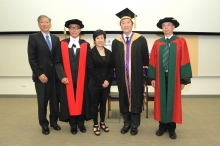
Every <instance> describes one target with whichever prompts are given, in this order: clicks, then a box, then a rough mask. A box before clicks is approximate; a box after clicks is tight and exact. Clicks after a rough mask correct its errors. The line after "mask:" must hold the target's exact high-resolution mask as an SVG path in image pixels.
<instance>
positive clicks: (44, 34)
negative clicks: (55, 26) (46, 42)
mask: <svg viewBox="0 0 220 146" xmlns="http://www.w3.org/2000/svg"><path fill="white" fill-rule="evenodd" d="M41 33H42V34H43V36H44V38H46V36H47V35H48V36H49V39H50V33H48V34H46V33H44V32H42V31H41Z"/></svg>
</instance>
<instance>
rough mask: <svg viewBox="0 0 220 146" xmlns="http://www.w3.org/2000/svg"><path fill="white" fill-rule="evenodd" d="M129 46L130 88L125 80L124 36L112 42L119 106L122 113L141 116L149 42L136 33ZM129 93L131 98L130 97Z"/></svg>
mask: <svg viewBox="0 0 220 146" xmlns="http://www.w3.org/2000/svg"><path fill="white" fill-rule="evenodd" d="M129 44H130V45H129V51H130V53H129V54H130V56H129V59H130V66H129V67H130V69H129V75H130V77H129V78H130V88H128V86H127V83H126V79H125V77H126V76H125V62H126V57H125V52H126V44H125V42H124V40H123V37H122V35H119V36H118V37H116V38H115V39H114V40H113V42H112V56H113V61H114V67H115V73H116V81H117V85H118V90H119V106H120V112H121V113H126V112H128V111H130V112H131V113H136V114H139V113H141V112H142V104H143V67H144V68H146V67H147V65H148V60H149V54H148V47H147V41H146V39H145V38H144V37H143V36H141V35H140V34H138V33H134V34H133V36H132V38H131V41H130V43H129ZM128 92H129V93H130V97H128ZM129 106H130V108H129Z"/></svg>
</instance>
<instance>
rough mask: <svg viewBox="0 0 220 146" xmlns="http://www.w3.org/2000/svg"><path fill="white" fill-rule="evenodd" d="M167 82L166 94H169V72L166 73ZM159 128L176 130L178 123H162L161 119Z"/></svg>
mask: <svg viewBox="0 0 220 146" xmlns="http://www.w3.org/2000/svg"><path fill="white" fill-rule="evenodd" d="M165 84H166V94H167V89H168V74H167V73H165ZM159 129H161V130H165V129H167V130H168V131H169V132H175V130H176V123H175V122H170V123H162V122H161V121H160V122H159Z"/></svg>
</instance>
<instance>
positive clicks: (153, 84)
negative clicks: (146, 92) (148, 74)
mask: <svg viewBox="0 0 220 146" xmlns="http://www.w3.org/2000/svg"><path fill="white" fill-rule="evenodd" d="M151 85H152V87H153V88H155V80H152V81H151ZM184 87H185V85H184V84H181V86H180V88H181V90H183V88H184Z"/></svg>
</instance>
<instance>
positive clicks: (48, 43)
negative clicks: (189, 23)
mask: <svg viewBox="0 0 220 146" xmlns="http://www.w3.org/2000/svg"><path fill="white" fill-rule="evenodd" d="M46 42H47V45H48V47H49V49H50V52H51V51H52V45H51V43H50V40H49V36H48V35H46Z"/></svg>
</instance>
